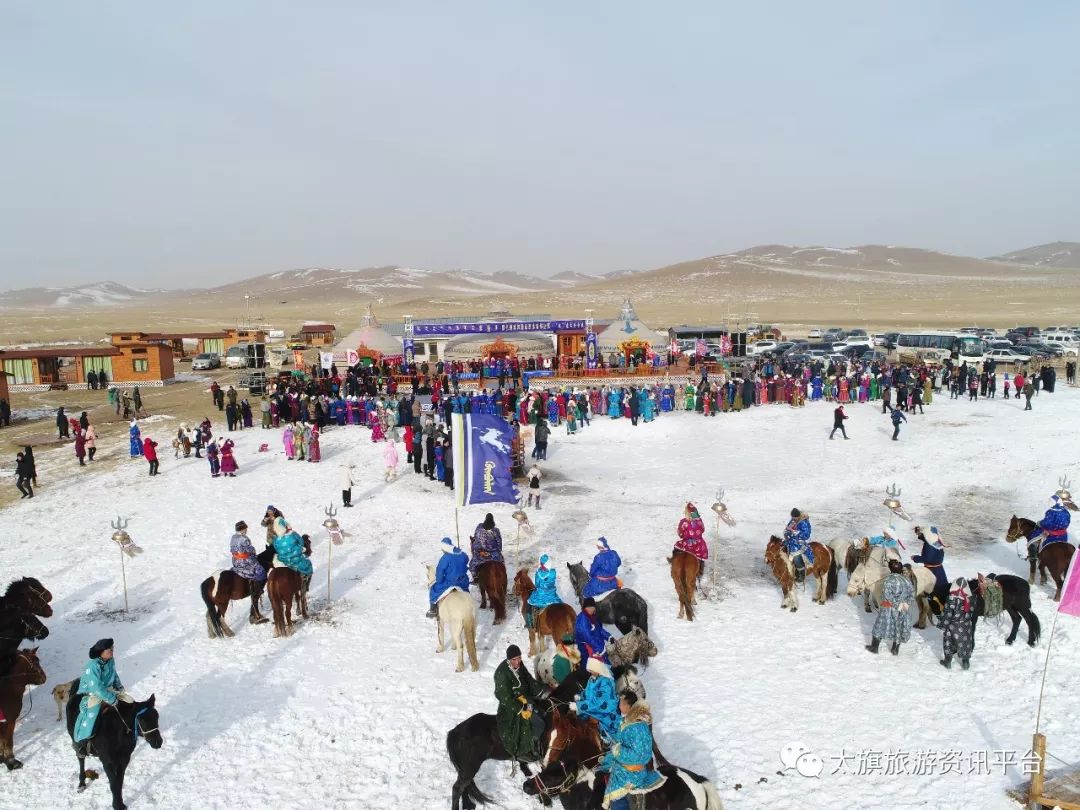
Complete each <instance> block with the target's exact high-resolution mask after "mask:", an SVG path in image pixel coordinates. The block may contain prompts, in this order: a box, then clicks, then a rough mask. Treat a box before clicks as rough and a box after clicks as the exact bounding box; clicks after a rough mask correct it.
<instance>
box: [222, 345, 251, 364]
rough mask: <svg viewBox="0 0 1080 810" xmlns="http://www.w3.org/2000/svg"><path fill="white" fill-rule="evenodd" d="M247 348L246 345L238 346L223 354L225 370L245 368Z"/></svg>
mask: <svg viewBox="0 0 1080 810" xmlns="http://www.w3.org/2000/svg"><path fill="white" fill-rule="evenodd" d="M247 367H248V347H247V345H246V344H242V343H241V344H238V345H236V346H233V347H232V348H230V349H229V350H228V351H227V352H225V368H247Z"/></svg>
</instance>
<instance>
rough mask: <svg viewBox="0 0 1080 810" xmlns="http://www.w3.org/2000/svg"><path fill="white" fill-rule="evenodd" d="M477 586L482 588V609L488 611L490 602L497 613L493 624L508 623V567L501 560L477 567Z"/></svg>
mask: <svg viewBox="0 0 1080 810" xmlns="http://www.w3.org/2000/svg"><path fill="white" fill-rule="evenodd" d="M476 584H477V586H478V587H479V588H480V609H481V610H487V606H488V601H490V602H491V609H492V610H493V611H495V620H494V621H493V622H492V624H502V623H503V622H504V621H506V566H505V565H504V564H503V563H502V562H500V561H499V560H492V561H491V562H486V563H481V564H480V565H478V566H476Z"/></svg>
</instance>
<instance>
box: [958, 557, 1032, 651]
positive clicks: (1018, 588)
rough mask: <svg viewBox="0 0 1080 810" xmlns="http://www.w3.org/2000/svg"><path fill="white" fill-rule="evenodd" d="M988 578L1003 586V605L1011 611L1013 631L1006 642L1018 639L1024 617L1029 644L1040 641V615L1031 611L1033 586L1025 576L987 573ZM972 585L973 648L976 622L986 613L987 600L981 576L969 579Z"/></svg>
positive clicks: (1030, 645) (973, 647) (1003, 607)
mask: <svg viewBox="0 0 1080 810" xmlns="http://www.w3.org/2000/svg"><path fill="white" fill-rule="evenodd" d="M986 579H989V580H993V581H995V582H997V584H998V585H1000V586H1001V607H1002V609H1003V610H1007V611H1008V612H1009V617H1010V618H1011V619H1012V632H1011V633H1009V637H1008V638H1006V639H1005V643H1006V644H1012V643H1013V642H1014V641H1016V633H1017V631H1018V630H1019V629H1020V619H1021V617H1023V619H1024V621H1025V622H1026V623H1027V627H1028V642H1027V643H1028V646H1029V647H1034V646H1035V645H1036V644H1037V643H1038V642H1039V635H1040V633H1041V632H1042V629H1041V627H1040V625H1039V617H1038V616H1036V615H1035V614H1034V613H1032V611H1031V586H1030V585H1028V583H1027V580H1025V579H1024V578H1023V577H1017V576H1013V575H1012V574H997V575H995V574H987V575H986ZM968 585H970V586H971V596H972V599H973V601H974V603H975V605H974V608H973V609H972V611H971V648H972V649H975V624H976V623H977V622H978V621H979V617H980V616H985V615H986V600H985V599H984V598H983V594H982V592H981V591H980V589H979V578H978V577H977V576H976V577H972V578H971V579H969V580H968Z"/></svg>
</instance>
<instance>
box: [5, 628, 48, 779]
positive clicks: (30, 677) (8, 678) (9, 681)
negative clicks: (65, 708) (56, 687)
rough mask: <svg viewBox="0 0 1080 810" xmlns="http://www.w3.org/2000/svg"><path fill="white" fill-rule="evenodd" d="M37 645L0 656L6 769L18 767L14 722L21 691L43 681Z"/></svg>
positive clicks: (20, 699)
mask: <svg viewBox="0 0 1080 810" xmlns="http://www.w3.org/2000/svg"><path fill="white" fill-rule="evenodd" d="M37 651H38V648H37V647H32V648H30V649H29V650H19V651H18V652H15V653H8V654H6V655H2V656H0V672H3V673H5V674H4V675H0V711H3V713H4V716H5V717H6V718H7V722H6V723H0V762H3V763H4V764H5V765H6V766H7V769H8V770H9V771H13V770H15V769H16V768H21V767H22V763H21V762H19V760H17V759H15V740H14V737H15V724H16V722H17V721H18V718H19V714H20V713H21V712H22V706H23V693H24V692H25V691H26V687H27V686H30V685H33V686H41V685H42V684H44V683H45V670H43V669H42V668H41V662H40V661H39V660H38V656H37Z"/></svg>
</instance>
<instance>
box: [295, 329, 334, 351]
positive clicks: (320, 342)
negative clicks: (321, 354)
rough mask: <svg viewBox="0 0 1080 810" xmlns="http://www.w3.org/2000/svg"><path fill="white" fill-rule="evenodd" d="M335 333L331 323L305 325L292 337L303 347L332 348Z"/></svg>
mask: <svg viewBox="0 0 1080 810" xmlns="http://www.w3.org/2000/svg"><path fill="white" fill-rule="evenodd" d="M336 332H337V329H336V327H335V326H334V325H333V324H332V323H305V324H304V325H303V326H301V327H300V331H299V332H297V333H296V335H294V336H293V337H294V340H296V341H297V342H299V343H303V344H304V345H305V346H333V345H334V335H335V333H336Z"/></svg>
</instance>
